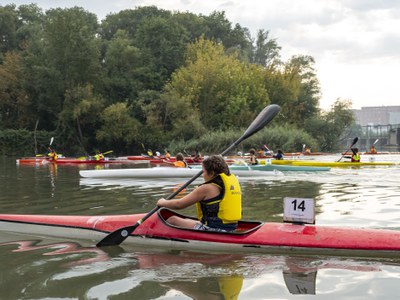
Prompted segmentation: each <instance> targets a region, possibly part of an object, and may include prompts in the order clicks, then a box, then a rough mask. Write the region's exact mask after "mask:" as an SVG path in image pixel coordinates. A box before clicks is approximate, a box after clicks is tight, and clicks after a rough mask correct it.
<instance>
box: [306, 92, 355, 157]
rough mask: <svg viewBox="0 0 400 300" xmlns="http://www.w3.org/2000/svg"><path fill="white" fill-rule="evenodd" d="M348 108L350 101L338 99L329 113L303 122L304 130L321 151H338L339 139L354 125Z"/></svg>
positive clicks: (352, 116)
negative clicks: (316, 141) (318, 144)
mask: <svg viewBox="0 0 400 300" xmlns="http://www.w3.org/2000/svg"><path fill="white" fill-rule="evenodd" d="M350 107H351V101H349V100H341V99H338V100H336V102H335V103H334V104H333V105H332V109H331V110H330V111H328V112H325V113H324V114H322V116H321V117H318V118H317V117H314V118H310V119H308V120H307V121H306V122H305V126H304V128H305V129H306V130H307V132H309V133H310V134H311V135H312V136H313V137H314V138H315V139H317V140H318V141H319V143H320V147H321V148H320V150H321V151H331V150H340V147H339V145H340V140H341V137H343V136H344V135H345V133H346V128H350V127H351V126H352V125H353V124H354V115H353V113H352V111H351V110H350Z"/></svg>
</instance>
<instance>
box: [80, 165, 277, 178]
mask: <svg viewBox="0 0 400 300" xmlns="http://www.w3.org/2000/svg"><path fill="white" fill-rule="evenodd" d="M199 171H200V169H196V168H194V169H192V168H174V167H154V168H134V169H110V170H82V171H79V174H80V175H81V176H82V177H92V178H118V177H119V178H128V177H129V178H130V177H132V178H179V177H184V178H189V177H192V176H194V175H196V174H198V173H199ZM232 173H234V174H235V175H238V176H249V177H262V176H276V175H282V173H280V172H277V171H254V170H248V169H246V170H232Z"/></svg>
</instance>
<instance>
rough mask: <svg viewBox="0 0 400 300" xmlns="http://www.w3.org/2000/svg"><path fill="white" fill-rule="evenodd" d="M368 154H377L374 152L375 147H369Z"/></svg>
mask: <svg viewBox="0 0 400 300" xmlns="http://www.w3.org/2000/svg"><path fill="white" fill-rule="evenodd" d="M369 152H370V153H371V154H376V153H378V151H376V148H375V146H371V149H370V150H369Z"/></svg>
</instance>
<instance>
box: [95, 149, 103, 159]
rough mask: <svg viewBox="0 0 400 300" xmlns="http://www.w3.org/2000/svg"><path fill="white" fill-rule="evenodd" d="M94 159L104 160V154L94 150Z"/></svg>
mask: <svg viewBox="0 0 400 300" xmlns="http://www.w3.org/2000/svg"><path fill="white" fill-rule="evenodd" d="M94 159H95V160H97V161H101V160H104V154H103V153H101V152H99V151H96V154H95V155H94Z"/></svg>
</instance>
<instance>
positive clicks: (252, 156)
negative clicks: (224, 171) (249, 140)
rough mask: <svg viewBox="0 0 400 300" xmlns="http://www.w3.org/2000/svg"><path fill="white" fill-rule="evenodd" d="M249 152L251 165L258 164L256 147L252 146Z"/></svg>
mask: <svg viewBox="0 0 400 300" xmlns="http://www.w3.org/2000/svg"><path fill="white" fill-rule="evenodd" d="M249 153H250V161H249V163H250V165H258V160H257V157H256V150H255V149H254V148H251V149H250V151H249Z"/></svg>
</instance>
